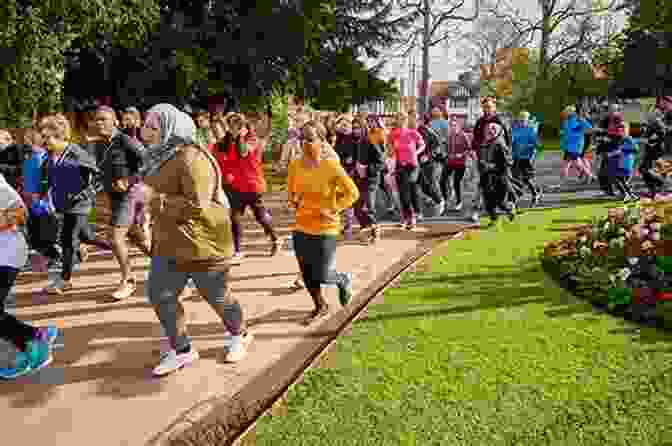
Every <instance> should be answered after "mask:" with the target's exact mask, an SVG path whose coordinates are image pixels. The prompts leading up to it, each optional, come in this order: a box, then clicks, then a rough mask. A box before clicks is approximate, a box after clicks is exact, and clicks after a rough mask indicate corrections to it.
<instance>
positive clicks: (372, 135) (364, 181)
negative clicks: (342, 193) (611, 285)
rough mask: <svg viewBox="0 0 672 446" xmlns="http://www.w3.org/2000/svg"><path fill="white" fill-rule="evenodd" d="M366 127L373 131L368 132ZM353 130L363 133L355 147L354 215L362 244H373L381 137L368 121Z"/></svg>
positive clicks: (376, 236) (381, 165)
mask: <svg viewBox="0 0 672 446" xmlns="http://www.w3.org/2000/svg"><path fill="white" fill-rule="evenodd" d="M369 125H373V126H374V127H371V128H369ZM357 126H358V127H361V128H363V129H366V130H367V134H366V137H365V138H362V139H360V140H359V143H358V145H357V157H356V158H357V167H358V178H357V181H356V184H357V185H358V186H359V200H358V201H357V203H356V204H355V207H354V209H355V214H356V216H357V220H359V223H360V231H361V232H363V233H365V234H366V235H365V237H366V240H365V241H366V242H368V243H375V242H376V241H378V240H379V239H380V235H381V234H380V232H381V229H380V226H378V217H377V215H376V211H377V207H376V203H377V201H376V195H377V193H378V188H379V186H380V178H381V175H382V172H383V169H384V167H385V133H384V128H383V127H382V123H380V122H379V121H378V120H376V119H374V118H372V119H369V121H368V122H365V121H364V120H362V119H358V120H357Z"/></svg>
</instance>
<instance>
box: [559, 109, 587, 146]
mask: <svg viewBox="0 0 672 446" xmlns="http://www.w3.org/2000/svg"><path fill="white" fill-rule="evenodd" d="M592 128H593V126H592V125H590V122H588V121H587V120H585V119H579V118H578V117H577V116H576V113H570V114H569V115H568V116H567V118H566V119H565V120H564V121H563V122H562V127H561V129H560V148H561V149H562V150H563V151H566V152H569V153H572V154H577V155H578V154H580V153H581V152H583V147H584V134H585V132H586V130H589V129H592Z"/></svg>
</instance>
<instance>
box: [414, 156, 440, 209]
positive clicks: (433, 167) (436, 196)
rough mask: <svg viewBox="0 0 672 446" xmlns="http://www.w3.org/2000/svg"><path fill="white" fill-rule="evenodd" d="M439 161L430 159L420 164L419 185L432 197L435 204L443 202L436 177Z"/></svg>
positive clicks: (423, 191)
mask: <svg viewBox="0 0 672 446" xmlns="http://www.w3.org/2000/svg"><path fill="white" fill-rule="evenodd" d="M438 167H439V166H438V165H437V163H435V162H434V161H429V162H426V163H425V164H423V165H422V166H420V176H419V181H418V183H419V186H420V189H421V190H422V193H424V194H425V195H427V196H428V197H429V198H431V199H432V201H433V202H434V204H439V203H441V201H442V199H441V190H440V189H439V185H438V180H437V178H436V175H437V169H438Z"/></svg>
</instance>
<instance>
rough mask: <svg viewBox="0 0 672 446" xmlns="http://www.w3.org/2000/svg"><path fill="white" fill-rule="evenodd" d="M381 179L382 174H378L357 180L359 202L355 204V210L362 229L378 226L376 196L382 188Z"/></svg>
mask: <svg viewBox="0 0 672 446" xmlns="http://www.w3.org/2000/svg"><path fill="white" fill-rule="evenodd" d="M380 177H381V174H377V175H373V176H370V177H368V178H359V179H358V180H357V186H358V187H359V200H357V203H355V206H354V210H355V216H356V217H357V220H358V221H359V224H360V225H361V226H362V228H367V227H369V226H372V225H377V224H378V218H377V217H376V196H377V194H378V188H379V187H380Z"/></svg>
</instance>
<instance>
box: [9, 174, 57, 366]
mask: <svg viewBox="0 0 672 446" xmlns="http://www.w3.org/2000/svg"><path fill="white" fill-rule="evenodd" d="M25 222H26V208H25V205H24V203H23V201H22V200H21V197H20V196H19V194H18V192H17V191H16V190H15V189H14V188H13V187H12V186H11V185H10V184H9V183H8V182H7V180H6V179H5V177H4V175H1V174H0V241H1V242H0V338H1V339H3V340H5V341H8V342H10V343H11V344H12V345H14V347H15V348H16V355H15V357H14V360H13V364H12V366H11V367H6V368H0V378H2V379H14V378H18V377H20V376H25V375H28V374H30V373H34V372H36V371H38V370H40V369H42V368H44V367H46V366H48V365H49V364H50V363H51V361H52V359H53V357H52V347H53V344H54V343H55V341H56V338H57V337H58V329H57V328H56V327H54V326H46V327H34V326H31V325H28V324H26V323H25V322H21V321H20V320H18V319H17V318H16V317H14V316H13V315H12V314H10V313H8V312H7V308H6V305H7V298H8V296H9V294H10V292H11V291H12V288H13V287H14V284H15V282H16V277H17V276H18V274H19V272H20V270H21V268H23V266H24V265H25V264H26V261H27V260H28V244H27V242H26V236H25V226H24V225H25Z"/></svg>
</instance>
